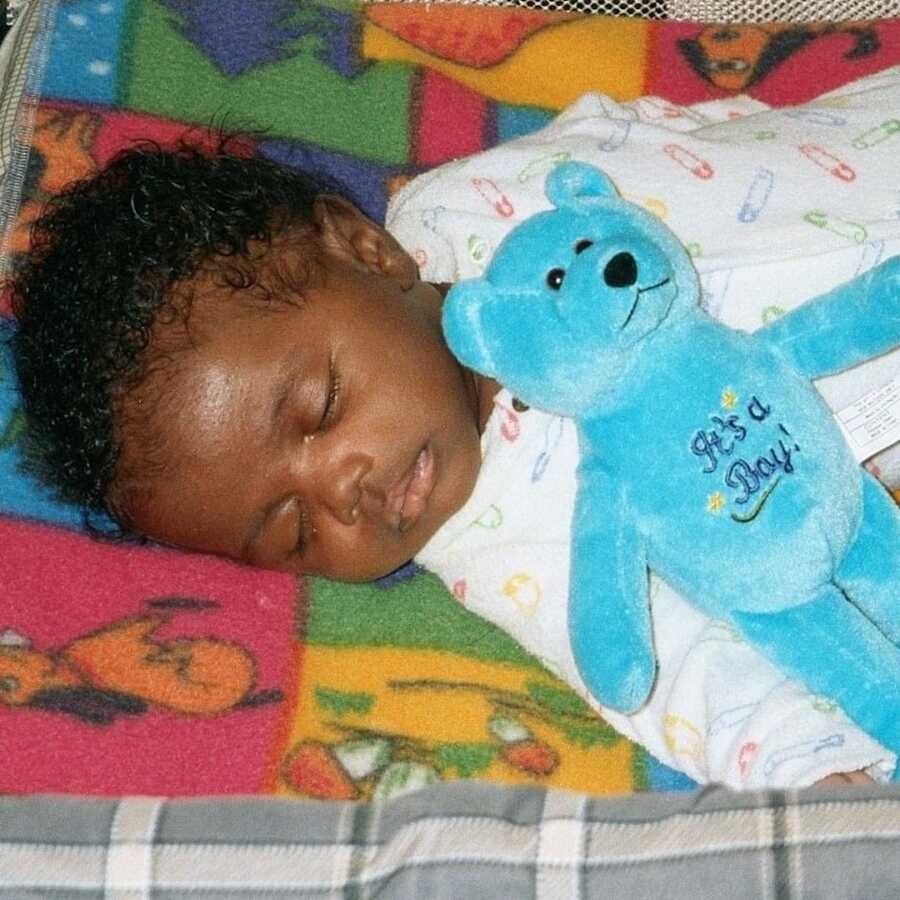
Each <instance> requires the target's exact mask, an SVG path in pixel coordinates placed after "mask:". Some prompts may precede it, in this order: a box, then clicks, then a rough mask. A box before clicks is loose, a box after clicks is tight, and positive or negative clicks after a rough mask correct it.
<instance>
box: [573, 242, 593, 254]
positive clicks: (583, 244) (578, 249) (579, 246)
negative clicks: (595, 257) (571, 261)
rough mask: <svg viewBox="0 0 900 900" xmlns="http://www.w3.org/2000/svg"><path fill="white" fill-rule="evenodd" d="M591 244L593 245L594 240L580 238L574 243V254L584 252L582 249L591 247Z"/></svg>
mask: <svg viewBox="0 0 900 900" xmlns="http://www.w3.org/2000/svg"><path fill="white" fill-rule="evenodd" d="M593 246H594V242H593V241H592V240H590V239H589V238H582V239H581V240H580V241H579V242H578V243H577V244H576V245H575V253H576V254H578V253H584V251H585V250H587V248H588V247H593Z"/></svg>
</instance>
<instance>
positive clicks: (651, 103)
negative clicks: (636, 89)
mask: <svg viewBox="0 0 900 900" xmlns="http://www.w3.org/2000/svg"><path fill="white" fill-rule="evenodd" d="M633 107H634V109H635V110H636V111H637V114H638V115H639V116H640V117H641V118H642V119H644V120H646V121H648V122H655V121H658V120H659V119H680V118H681V117H682V115H683V114H684V112H683V110H681V109H680V108H679V107H677V106H673V105H672V104H671V103H666V101H665V100H661V99H660V98H659V97H639V98H638V99H637V100H635V101H634V104H633Z"/></svg>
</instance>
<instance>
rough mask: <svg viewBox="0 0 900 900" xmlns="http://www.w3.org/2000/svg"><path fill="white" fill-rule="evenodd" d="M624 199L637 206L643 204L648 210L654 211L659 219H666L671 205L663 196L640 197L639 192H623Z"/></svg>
mask: <svg viewBox="0 0 900 900" xmlns="http://www.w3.org/2000/svg"><path fill="white" fill-rule="evenodd" d="M622 199H623V200H627V201H628V202H629V203H634V204H636V205H637V206H643V207H644V209H646V210H647V212H652V213H653V215H654V216H656V217H657V218H658V219H665V218H667V217H668V215H669V207H668V206H666V201H665V200H663V199H662V197H638V196H637V194H627V193H623V194H622Z"/></svg>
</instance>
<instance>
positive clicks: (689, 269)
mask: <svg viewBox="0 0 900 900" xmlns="http://www.w3.org/2000/svg"><path fill="white" fill-rule="evenodd" d="M546 193H547V197H548V199H549V200H550V202H551V203H552V204H553V206H554V209H552V210H549V211H547V212H542V213H538V214H537V215H535V216H532V217H531V218H530V219H528V220H526V221H525V222H523V223H522V224H521V225H519V226H518V227H517V228H515V229H514V230H513V231H512V232H510V234H509V235H507V237H506V238H505V240H504V241H503V242H502V243H501V244H500V246H499V247H498V248H497V251H496V253H495V254H494V258H493V260H492V261H491V263H490V265H489V267H488V268H487V270H486V271H485V273H484V276H483V277H482V278H478V279H472V280H469V281H461V282H459V283H458V284H456V285H454V287H453V288H452V289H451V291H450V293H449V294H448V296H447V301H446V303H445V305H444V333H445V335H446V337H447V341H448V343H449V345H450V348H451V349H452V350H453V352H454V353H455V354H456V356H457V357H458V358H459V359H460V360H461V361H462V362H463V363H464V364H465V365H467V366H469V367H470V368H473V369H475V370H477V371H479V372H481V373H483V374H485V375H490V376H492V377H494V378H497V379H498V380H499V381H500V382H501V383H503V384H504V385H505V386H506V387H508V388H509V389H510V390H511V391H513V393H515V394H516V395H517V396H518V397H519V398H520V399H522V400H523V401H525V402H526V403H529V404H531V405H534V406H538V407H542V408H545V409H549V410H553V411H555V412H559V413H563V414H566V415H572V416H577V415H578V414H579V413H580V412H582V411H583V409H584V407H585V405H589V406H590V407H591V408H595V409H596V408H597V406H598V404H600V405H601V406H602V405H603V403H604V402H605V399H606V398H609V399H610V400H611V399H612V398H613V397H614V395H615V393H616V389H617V386H618V385H619V384H620V383H621V380H622V377H623V375H624V374H625V373H626V372H627V371H628V370H629V369H630V367H631V365H632V363H633V362H634V360H635V359H637V357H638V355H639V354H641V353H642V352H644V350H645V349H646V348H647V347H649V345H650V343H651V342H652V337H653V335H654V334H656V333H657V332H659V331H660V330H661V329H665V328H667V327H670V326H671V325H672V324H674V323H675V322H676V321H678V320H679V319H681V318H683V317H684V316H685V315H688V314H690V313H691V312H692V311H694V310H696V308H697V302H698V299H699V282H698V279H697V275H696V272H695V270H694V267H693V265H692V263H691V261H690V258H689V257H688V255H687V253H686V251H685V250H684V248H683V247H682V245H681V244H680V242H679V241H678V239H677V238H676V237H675V236H674V235H673V234H672V232H671V231H669V229H668V228H666V226H664V225H663V224H662V222H661V221H660V220H659V219H657V218H656V217H655V216H653V215H652V214H651V213H648V212H647V211H645V210H644V209H642V208H641V207H638V206H635V205H634V204H632V203H628V202H627V201H625V200H623V199H622V198H621V197H619V195H618V193H617V192H616V189H615V188H614V187H613V184H612V182H611V181H610V180H609V178H607V177H606V175H604V174H603V173H602V172H601V171H600V170H599V169H596V168H594V167H593V166H590V165H587V164H586V163H577V162H572V163H563V164H562V165H559V166H557V167H556V168H555V169H554V170H553V171H552V172H551V173H550V174H549V175H548V176H547V182H546Z"/></svg>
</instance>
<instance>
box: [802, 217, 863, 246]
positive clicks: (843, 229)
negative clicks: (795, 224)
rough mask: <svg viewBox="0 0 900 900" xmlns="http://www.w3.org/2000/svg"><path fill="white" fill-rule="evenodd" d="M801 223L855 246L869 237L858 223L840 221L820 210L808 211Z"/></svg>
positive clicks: (845, 220)
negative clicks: (850, 242) (827, 232)
mask: <svg viewBox="0 0 900 900" xmlns="http://www.w3.org/2000/svg"><path fill="white" fill-rule="evenodd" d="M803 221H804V222H808V223H809V224H810V225H815V226H816V228H821V229H822V230H823V231H830V232H831V233H832V234H836V235H837V236H838V237H842V238H846V239H847V240H849V241H853V242H854V243H856V244H862V243H864V242H865V240H866V239H867V238H868V236H869V232H868V231H866V228H865V226H864V225H861V224H860V223H859V222H849V221H847V219H841V218H839V217H838V216H833V215H830V214H829V213H826V212H823V211H822V210H821V209H813V210H810V211H809V212H808V213H806V215H804V216H803Z"/></svg>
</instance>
